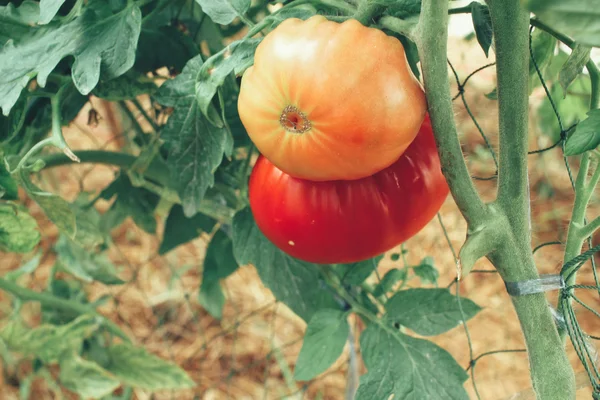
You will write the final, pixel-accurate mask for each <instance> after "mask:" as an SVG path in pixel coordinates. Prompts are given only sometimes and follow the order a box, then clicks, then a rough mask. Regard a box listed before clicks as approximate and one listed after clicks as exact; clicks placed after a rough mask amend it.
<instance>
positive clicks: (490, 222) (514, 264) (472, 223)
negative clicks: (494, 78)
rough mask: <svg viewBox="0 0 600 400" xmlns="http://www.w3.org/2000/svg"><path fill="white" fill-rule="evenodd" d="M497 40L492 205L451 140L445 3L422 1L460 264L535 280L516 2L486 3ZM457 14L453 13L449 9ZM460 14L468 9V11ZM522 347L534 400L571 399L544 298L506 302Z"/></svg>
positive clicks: (425, 53) (424, 54) (421, 27)
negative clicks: (458, 219) (461, 237)
mask: <svg viewBox="0 0 600 400" xmlns="http://www.w3.org/2000/svg"><path fill="white" fill-rule="evenodd" d="M488 5H489V7H490V15H491V18H492V25H493V29H494V30H493V34H494V39H495V43H496V47H495V52H496V57H497V67H496V68H497V74H498V103H499V114H500V115H499V132H500V159H499V178H498V180H499V183H498V185H499V187H498V197H497V200H496V202H495V203H492V204H489V205H486V204H484V203H483V201H482V200H481V199H480V197H479V195H478V193H477V191H476V190H475V187H474V185H473V181H472V180H471V177H470V175H469V172H468V170H467V167H466V165H465V161H464V157H463V154H462V150H461V147H460V142H459V140H458V136H457V130H456V125H455V121H454V113H453V109H452V102H451V95H450V91H449V83H448V72H447V65H446V54H447V34H448V33H447V29H448V3H447V2H445V1H443V0H424V1H423V3H422V9H421V16H420V19H419V23H418V25H417V31H416V33H417V37H416V44H417V47H418V50H419V54H420V57H421V63H422V67H423V77H424V83H425V89H426V92H427V100H428V105H429V112H430V114H431V120H432V124H433V128H434V132H435V136H436V142H437V146H438V151H439V153H440V159H441V161H442V170H443V172H444V175H445V176H446V180H447V181H448V184H449V186H450V191H451V193H452V196H453V197H454V199H455V201H456V203H457V205H458V207H459V209H460V210H461V212H462V214H463V215H464V217H465V219H466V220H467V223H468V238H467V241H466V243H465V245H464V246H463V248H462V249H461V253H460V259H461V260H469V262H468V263H469V264H470V265H468V266H467V267H468V269H470V268H472V266H473V264H474V262H475V261H476V260H477V259H479V258H481V257H485V256H487V257H488V258H489V259H490V261H492V263H493V264H494V266H495V267H496V269H497V270H498V272H500V274H501V276H502V278H503V279H504V280H505V281H510V282H520V281H524V280H529V279H535V278H537V277H539V275H538V272H537V269H536V266H535V264H534V261H533V256H532V252H531V226H530V223H531V222H530V208H529V207H530V205H529V182H528V175H527V173H528V170H527V140H528V135H527V111H528V93H527V88H528V83H527V76H528V75H527V73H526V72H524V71H527V70H528V63H529V53H528V28H529V16H528V13H527V12H526V11H525V10H524V9H523V8H522V7H521V5H520V4H519V1H518V0H502V1H501V0H490V1H488ZM454 12H458V11H453V13H454ZM464 12H468V11H467V10H466V9H465V10H464ZM512 302H513V305H514V308H515V310H516V312H517V315H518V317H519V321H520V323H521V329H522V331H523V335H524V337H525V342H526V344H527V350H528V356H529V362H530V368H531V378H532V382H533V387H534V390H535V391H536V393H537V395H538V398H539V399H542V400H546V399H552V400H553V399H556V400H559V399H561V400H563V399H572V398H574V396H575V384H574V374H573V370H572V368H571V365H570V363H569V361H568V359H567V357H566V353H565V350H564V348H563V346H562V343H561V341H560V337H559V335H558V331H557V328H556V326H555V323H554V320H553V317H552V314H551V312H550V308H549V305H548V302H547V301H546V298H545V295H544V294H535V295H528V296H519V297H512Z"/></svg>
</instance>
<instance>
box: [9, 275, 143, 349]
mask: <svg viewBox="0 0 600 400" xmlns="http://www.w3.org/2000/svg"><path fill="white" fill-rule="evenodd" d="M0 289H2V290H4V291H6V292H8V293H11V294H12V295H13V296H15V297H17V298H18V299H19V300H21V301H24V302H27V301H35V302H38V303H40V304H42V305H45V306H48V307H52V308H57V309H61V310H65V311H70V312H73V313H75V314H79V315H81V314H96V315H97V316H98V317H99V318H101V319H102V323H103V325H104V326H105V327H106V329H107V330H108V331H109V332H111V333H113V334H114V335H115V336H118V337H120V338H121V339H123V340H125V341H126V342H131V340H130V339H129V337H128V336H127V335H126V334H125V333H124V332H123V331H122V330H121V329H120V328H119V327H118V326H117V325H115V324H114V323H113V322H112V321H110V320H109V319H107V318H105V317H104V316H102V315H100V314H99V313H98V312H97V311H96V310H95V309H94V308H92V307H90V306H89V305H86V304H83V303H77V302H74V301H72V300H65V299H61V298H60V297H56V296H53V295H51V294H48V293H40V292H35V291H33V290H30V289H27V288H24V287H22V286H19V285H17V284H16V283H13V282H11V281H9V280H6V279H3V278H0Z"/></svg>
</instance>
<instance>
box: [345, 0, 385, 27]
mask: <svg viewBox="0 0 600 400" xmlns="http://www.w3.org/2000/svg"><path fill="white" fill-rule="evenodd" d="M384 9H385V7H383V6H381V5H379V4H376V3H372V2H371V1H370V0H360V1H359V2H358V9H357V10H356V12H355V13H354V15H353V16H352V18H354V19H355V20H357V21H358V22H360V23H361V24H363V25H365V26H369V25H370V24H371V22H372V21H373V19H374V18H375V17H376V16H377V15H379V14H380V13H381V12H382V11H383V10H384Z"/></svg>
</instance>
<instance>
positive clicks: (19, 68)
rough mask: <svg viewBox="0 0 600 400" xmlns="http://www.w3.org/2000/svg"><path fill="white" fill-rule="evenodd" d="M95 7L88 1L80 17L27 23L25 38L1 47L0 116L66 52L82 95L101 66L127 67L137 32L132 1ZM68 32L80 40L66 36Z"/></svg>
mask: <svg viewBox="0 0 600 400" xmlns="http://www.w3.org/2000/svg"><path fill="white" fill-rule="evenodd" d="M95 6H97V7H100V2H92V5H91V6H90V7H89V8H86V11H85V12H84V14H83V15H82V16H80V17H79V18H76V19H74V20H73V21H71V22H69V23H66V24H58V25H48V26H46V27H31V28H30V30H29V31H28V32H27V34H26V37H25V38H23V39H22V40H20V41H19V42H17V43H11V42H9V43H8V44H7V45H5V46H4V47H3V48H2V49H1V50H0V59H2V60H3V62H2V63H0V98H1V99H2V100H1V101H0V108H2V109H3V110H4V115H8V113H9V111H10V109H11V108H12V106H13V105H14V104H15V103H16V101H17V99H18V98H19V95H20V93H21V90H22V89H23V88H24V87H25V86H26V85H27V83H28V82H29V80H30V79H31V78H32V77H33V76H37V82H38V84H39V85H40V86H41V87H45V86H46V81H47V79H48V76H49V75H50V73H51V72H52V71H53V70H54V69H55V68H56V66H57V64H58V63H59V62H60V61H61V60H62V59H63V58H64V57H66V56H69V55H73V56H75V62H74V63H73V67H72V78H73V83H74V84H75V86H76V87H77V89H78V90H79V91H80V92H81V93H82V94H88V93H89V92H90V91H91V90H92V89H93V88H94V87H95V86H96V84H97V83H98V80H99V79H100V68H101V66H102V72H103V74H104V75H105V76H107V77H117V76H119V75H122V74H123V73H125V72H126V71H127V70H128V69H129V68H131V66H132V65H133V62H134V60H135V47H136V44H137V39H138V36H139V34H140V20H141V12H140V10H139V8H137V7H136V6H134V5H131V6H129V7H127V8H125V9H124V10H122V11H121V12H119V13H118V14H114V15H109V16H106V13H105V12H104V11H105V10H103V9H98V10H95V9H94V8H95ZM103 14H104V15H103ZM73 37H77V38H79V40H70V39H71V38H73Z"/></svg>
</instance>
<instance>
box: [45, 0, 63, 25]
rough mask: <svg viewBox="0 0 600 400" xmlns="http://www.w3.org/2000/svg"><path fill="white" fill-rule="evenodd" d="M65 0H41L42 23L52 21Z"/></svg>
mask: <svg viewBox="0 0 600 400" xmlns="http://www.w3.org/2000/svg"><path fill="white" fill-rule="evenodd" d="M64 2H65V0H40V20H39V23H40V24H41V25H45V24H47V23H49V22H50V21H52V18H54V16H55V15H56V13H57V12H58V10H59V9H60V7H61V6H62V5H63V3H64Z"/></svg>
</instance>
